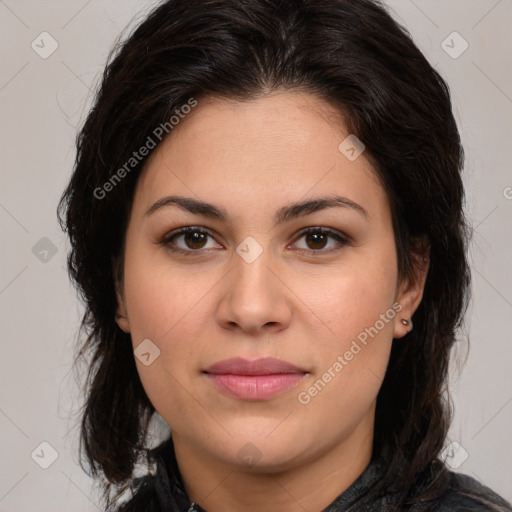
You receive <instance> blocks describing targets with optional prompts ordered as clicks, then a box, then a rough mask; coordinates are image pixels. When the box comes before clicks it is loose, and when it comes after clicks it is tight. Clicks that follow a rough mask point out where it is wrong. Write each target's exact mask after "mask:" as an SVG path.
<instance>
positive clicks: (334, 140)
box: [138, 91, 385, 206]
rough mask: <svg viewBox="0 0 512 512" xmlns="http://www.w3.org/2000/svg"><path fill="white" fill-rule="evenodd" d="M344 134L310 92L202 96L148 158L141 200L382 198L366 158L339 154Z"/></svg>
mask: <svg viewBox="0 0 512 512" xmlns="http://www.w3.org/2000/svg"><path fill="white" fill-rule="evenodd" d="M349 135H350V134H349V133H348V132H347V129H346V127H345V124H344V122H343V116H342V114H341V112H340V111H339V110H338V109H336V108H335V107H333V106H332V105H330V104H328V103H326V102H324V101H322V100H321V99H319V98H317V97H316V96H314V95H311V94H307V93H298V92H289V91H278V92H273V93H271V94H268V95H265V96H261V97H259V98H257V99H253V100H248V101H235V100H231V99H226V98H218V97H208V98H204V99H202V100H199V101H198V104H197V106H196V107H195V108H194V109H193V110H192V111H191V112H190V114H187V115H186V116H184V118H183V119H182V120H181V121H180V122H179V124H178V125H176V126H175V127H174V128H173V129H172V131H171V133H170V135H168V136H167V137H166V138H165V139H164V140H163V141H162V143H161V144H159V145H158V146H157V148H156V149H155V150H154V152H153V153H152V154H151V156H150V158H149V159H148V161H147V162H146V165H145V168H144V170H143V172H142V174H141V176H140V178H139V183H138V194H139V196H140V195H141V194H142V195H143V196H145V202H146V203H147V202H148V201H150V200H156V199H158V197H156V196H157V195H160V196H161V195H162V194H163V192H164V191H167V190H171V189H172V190H173V191H180V192H183V193H186V195H188V196H191V195H196V196H198V197H211V196H212V195H218V196H223V197H225V198H230V200H231V201H232V202H236V201H237V198H238V204H239V205H243V203H244V202H246V204H248V203H247V201H249V203H250V202H255V201H257V202H259V204H260V206H261V205H262V203H271V202H276V201H277V202H283V200H289V201H294V200H297V199H304V198H306V197H307V196H308V194H309V195H312V196H314V195H318V194H322V195H325V194H326V193H331V192H335V191H338V192H343V193H344V195H352V197H353V198H354V200H355V201H360V200H362V199H363V196H364V195H365V194H370V195H373V196H376V195H379V194H380V196H382V194H383V191H382V189H381V187H380V183H379V180H378V178H377V176H376V174H375V171H374V169H373V168H372V166H371V165H370V163H369V162H368V160H367V159H366V158H365V155H364V153H363V154H362V155H361V156H360V157H359V158H357V159H356V160H354V161H350V160H349V159H347V157H346V156H345V155H344V154H342V153H341V152H340V149H339V146H340V143H342V142H343V141H344V140H345V139H346V138H347V136H349ZM338 189H341V190H338ZM379 189H380V190H379ZM274 198H275V199H274ZM373 199H374V200H375V199H378V198H376V197H373ZM380 199H385V198H383V197H381V198H380Z"/></svg>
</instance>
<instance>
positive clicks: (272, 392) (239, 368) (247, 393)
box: [203, 357, 308, 401]
mask: <svg viewBox="0 0 512 512" xmlns="http://www.w3.org/2000/svg"><path fill="white" fill-rule="evenodd" d="M203 373H205V375H206V377H207V378H208V380H209V381H210V382H211V383H212V384H213V385H214V386H215V387H216V388H217V389H218V390H219V391H221V392H223V393H224V394H226V395H228V396H231V397H234V398H238V399H241V400H248V401H260V400H269V399H270V398H273V397H275V396H276V395H278V394H281V393H283V392H284V391H287V390H288V389H291V388H292V387H295V386H296V385H297V384H298V383H299V382H300V381H301V380H302V379H303V378H304V377H305V376H306V375H308V372H307V371H306V370H304V369H301V368H298V367H297V366H295V365H293V364H291V363H288V362H286V361H283V360H281V359H275V358H271V357H265V358H261V359H256V360H254V361H250V360H248V359H243V358H241V357H237V358H233V359H226V360H224V361H219V362H218V363H215V364H213V365H211V366H210V367H208V369H206V370H205V371H204V372H203Z"/></svg>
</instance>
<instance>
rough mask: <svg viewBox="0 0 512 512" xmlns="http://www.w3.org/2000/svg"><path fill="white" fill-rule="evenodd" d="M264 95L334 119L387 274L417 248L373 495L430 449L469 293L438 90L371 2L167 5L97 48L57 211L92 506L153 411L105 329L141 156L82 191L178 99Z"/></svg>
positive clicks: (443, 423)
mask: <svg viewBox="0 0 512 512" xmlns="http://www.w3.org/2000/svg"><path fill="white" fill-rule="evenodd" d="M277 88H280V89H284V90H295V91H302V92H309V93H312V94H315V95H316V96H318V97H319V98H321V99H323V100H325V101H327V102H328V103H329V104H331V105H333V106H335V107H337V108H338V109H339V111H340V112H342V113H343V114H344V115H345V119H346V122H347V128H348V130H349V133H353V134H356V135H357V137H358V138H359V139H360V140H361V141H362V142H363V143H364V144H365V146H366V153H365V155H366V156H367V157H369V158H370V160H371V162H372V164H373V166H374V169H375V172H376V174H377V175H378V176H379V178H380V180H381V182H382V184H383V186H384V188H385V190H386V191H387V193H388V195H389V198H390V202H391V207H392V216H393V226H394V233H395V238H396V246H397V254H398V267H399V272H400V275H401V276H402V277H404V276H407V275H411V269H412V268H413V267H412V265H413V264H414V263H413V261H414V258H413V256H414V253H415V252H418V250H417V249H418V248H417V243H418V240H423V241H424V242H426V243H427V244H428V246H429V247H430V268H429V272H428V276H427V280H426V285H425V290H424V296H423V300H422V302H421V304H420V306H419V308H418V310H417V311H416V313H415V315H414V330H413V331H412V332H411V333H410V334H409V335H408V336H407V340H403V341H400V342H398V341H396V342H394V344H393V348H392V352H391V358H390V362H389V366H388V371H387V374H386V376H385V379H384V381H383V384H382V388H381V390H380V392H379V395H378V400H377V409H376V422H375V438H374V453H375V454H377V453H379V452H380V451H381V450H383V448H384V447H385V446H386V445H388V446H391V447H392V448H393V454H394V455H393V458H392V460H391V463H390V465H389V467H388V471H387V476H386V478H385V485H386V488H388V489H396V490H397V491H399V490H400V489H402V488H405V486H406V485H409V484H410V483H411V482H413V481H414V480H415V479H416V478H417V477H418V475H420V474H421V473H422V472H424V471H425V470H426V469H427V468H428V466H429V464H430V463H431V462H432V461H433V460H435V459H436V457H437V456H438V454H439V452H440V450H441V448H442V446H443V442H444V441H445V438H446V435H447V429H448V426H449V422H450V415H451V411H450V409H451V407H450V404H449V398H448V395H447V393H446V389H445V387H446V379H447V370H448V361H449V355H450V349H451V347H452V345H453V343H454V340H455V330H456V329H457V327H460V324H461V321H462V318H463V314H464V312H465V309H466V307H467V300H468V287H469V282H470V274H469V268H468V263H467V260H466V248H467V241H468V233H469V230H468V228H467V225H466V222H465V218H464V214H463V185H462V180H461V176H460V171H461V169H462V166H463V150H462V147H461V143H460V137H459V133H458V130H457V126H456V123H455V120H454V117H453V114H452V110H451V102H450V94H449V89H448V86H447V85H446V83H445V82H444V80H443V79H442V78H441V77H440V75H439V74H438V73H437V72H436V71H435V70H434V69H433V68H432V67H431V66H430V64H429V63H428V62H427V60H426V59H425V57H424V56H423V55H422V53H421V52H420V51H419V50H418V48H417V47H416V46H415V44H414V43H413V41H412V40H411V38H410V36H409V34H408V32H407V31H406V30H405V29H404V28H403V27H401V26H399V25H398V24H397V23H396V22H395V21H394V20H393V18H392V17H391V16H390V15H389V14H388V12H387V11H386V9H385V7H384V6H383V5H381V4H380V3H379V2H378V1H371V0H358V1H357V2H356V1H353V0H286V1H281V0H169V1H167V2H165V3H163V4H161V5H160V6H158V7H156V8H155V9H154V10H153V11H152V12H151V13H150V14H149V15H148V16H147V17H146V19H145V20H144V21H143V22H142V23H141V24H140V25H139V26H138V27H137V28H136V29H135V30H134V31H133V33H132V34H131V35H130V36H129V37H128V38H127V39H126V40H125V41H124V42H123V43H118V44H117V45H116V47H115V48H114V49H113V51H112V52H111V55H110V57H109V62H108V65H107V66H106V69H105V72H104V75H103V79H102V81H101V85H100V87H99V90H98V91H97V95H96V98H95V103H94V106H93V108H92V110H91V111H90V113H89V115H88V117H87V119H86V120H85V123H84V125H83V127H82V129H81V131H80V133H79V135H78V137H77V155H76V162H75V168H74V173H73V176H72V178H71V180H70V183H69V185H68V187H67V189H66V191H65V192H64V194H63V196H62V198H61V202H60V204H59V211H58V214H59V220H60V222H61V225H62V227H63V229H65V230H66V231H67V233H68V235H69V238H70V241H71V251H70V254H69V257H68V266H69V272H70V275H71V277H72V279H73V280H74V282H75V283H76V285H77V287H78V289H79V291H80V294H81V298H82V299H83V301H84V303H85V306H86V311H85V315H84V318H83V321H82V325H81V329H82V330H83V331H84V332H85V333H86V335H87V336H86V339H85V340H84V341H83V343H82V345H81V347H80V350H79V351H78V354H77V361H78V359H79V358H82V357H85V356H86V354H87V353H89V352H90V359H89V360H88V362H87V364H88V369H89V371H88V378H87V383H86V387H85V389H86V401H85V404H84V408H83V416H82V423H81V450H82V451H83V453H84V454H85V456H86V458H87V461H88V462H89V465H90V469H91V473H92V475H94V476H98V475H100V474H102V475H103V476H104V477H105V482H106V485H105V489H106V494H107V493H108V490H109V489H110V484H113V485H114V486H116V487H117V488H118V489H123V488H124V486H126V485H127V483H129V481H130V477H131V476H132V470H133V468H134V464H135V462H136V461H137V460H139V457H140V456H141V454H144V453H146V448H147V445H146V442H145V441H146V434H147V427H148V422H149V420H150V419H151V417H152V415H153V413H154V408H153V406H152V404H151V403H150V401H149V400H148V398H147V396H146V393H145V391H144V389H143V387H142V385H141V382H140V379H139V376H138V374H137V370H136V365H135V362H134V355H133V351H132V345H131V343H130V341H129V335H127V334H125V333H124V332H122V331H121V330H120V329H119V327H118V326H117V324H116V322H115V320H114V317H115V314H116V305H117V303H116V294H115V279H116V277H119V276H116V268H117V267H118V266H120V267H122V265H121V264H120V263H122V257H123V254H122V253H123V241H124V235H125V231H126V228H127V222H128V216H129V213H130V209H131V204H132V199H133V194H134V189H135V185H136V182H137V177H138V175H139V174H140V170H141V169H142V168H143V166H144V162H145V161H146V159H145V158H144V159H141V161H140V162H139V163H138V164H137V165H136V166H134V168H133V170H130V172H128V173H125V174H126V175H125V176H124V175H123V179H122V180H119V181H118V182H117V181H116V182H115V186H113V187H109V188H110V190H109V191H108V193H106V194H103V193H102V194H101V195H102V196H103V197H99V195H100V194H98V192H97V191H98V189H101V188H102V187H103V186H104V184H105V183H106V182H107V181H108V180H109V179H111V178H112V176H113V175H114V174H115V173H116V172H117V171H118V169H120V168H122V167H123V165H125V164H126V162H127V161H128V160H129V159H130V158H131V157H132V154H133V152H134V151H136V150H137V149H138V148H140V147H142V146H143V145H144V144H145V142H146V140H147V138H148V136H150V135H151V134H152V133H153V132H154V130H155V128H156V127H158V126H160V125H161V124H162V123H165V122H168V120H169V119H170V117H171V116H172V115H173V112H174V111H175V110H176V109H179V108H180V107H181V106H182V105H184V104H186V103H187V102H188V101H189V100H190V98H195V99H196V100H197V101H198V104H199V106H200V103H201V98H205V97H207V96H218V97H227V98H233V99H238V100H242V101H243V100H250V99H253V98H256V97H258V96H261V95H264V94H265V93H267V92H269V91H272V90H275V89H277ZM185 122H186V121H185ZM429 492H430V493H431V494H432V493H434V494H435V489H434V490H432V489H430V491H429Z"/></svg>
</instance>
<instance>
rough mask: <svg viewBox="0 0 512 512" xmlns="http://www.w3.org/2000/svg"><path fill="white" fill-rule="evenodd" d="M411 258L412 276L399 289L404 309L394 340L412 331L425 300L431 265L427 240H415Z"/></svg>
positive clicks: (401, 311)
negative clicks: (415, 318) (403, 321)
mask: <svg viewBox="0 0 512 512" xmlns="http://www.w3.org/2000/svg"><path fill="white" fill-rule="evenodd" d="M411 258H412V272H411V275H410V276H409V277H404V278H403V279H402V281H401V282H400V285H399V288H398V295H397V301H398V302H399V303H400V304H401V306H402V309H401V310H400V313H399V314H398V315H397V321H396V322H395V329H394V333H393V338H403V337H404V336H405V335H406V334H407V333H408V332H409V331H410V330H411V329H412V320H411V318H412V316H413V315H414V312H415V311H416V309H417V308H418V306H419V305H420V302H421V299H422V298H423V290H424V289H425V282H426V279H427V273H428V268H429V264H430V246H429V244H428V242H427V241H426V240H425V239H416V240H415V243H414V249H413V251H412V252H411ZM402 320H407V321H408V322H410V323H409V325H404V324H403V323H402Z"/></svg>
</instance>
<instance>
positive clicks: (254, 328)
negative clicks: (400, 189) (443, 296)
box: [119, 92, 421, 471]
mask: <svg viewBox="0 0 512 512" xmlns="http://www.w3.org/2000/svg"><path fill="white" fill-rule="evenodd" d="M348 135H349V133H347V132H346V131H344V129H343V124H342V121H341V118H340V117H338V116H337V115H336V111H335V110H334V109H333V108H332V107H330V106H329V105H328V104H326V103H324V102H322V101H321V100H319V99H317V98H316V97H315V96H312V95H308V94H298V93H291V92H279V93H277V92H274V93H272V94H270V95H267V96H265V97H263V98H261V99H258V100H254V101H247V102H241V103H239V102H234V101H228V100H220V99H214V98H210V99H207V100H202V101H199V103H198V105H197V107H196V108H195V109H194V110H193V111H192V112H191V113H190V114H188V116H187V117H185V118H184V119H183V120H182V121H181V122H180V124H179V125H177V126H176V127H175V128H174V129H173V131H172V132H171V135H170V136H169V137H167V139H165V140H164V141H163V142H162V143H161V144H160V145H159V146H157V148H156V149H155V150H154V152H153V154H152V155H151V157H150V159H149V160H148V162H147V165H146V167H145V169H144V171H143V172H142V174H141V176H140V178H139V181H138V184H137V188H136V192H135V197H134V203H133V208H132V212H131V217H130V220H129V226H128V229H127V233H126V248H125V263H124V282H123V283H122V287H121V290H120V293H119V302H120V305H119V312H120V313H121V314H123V315H125V316H126V317H127V318H126V319H123V320H121V321H120V326H121V327H122V328H123V329H124V330H125V331H127V332H130V333H131V337H132V341H133V348H134V349H136V351H135V356H136V364H137V368H138V372H139V375H140V378H141V381H142V384H143V386H144V389H145V391H146V393H147V395H148V397H149V399H150V400H151V402H152V403H153V405H154V407H155V409H156V410H157V411H158V413H159V414H160V415H161V416H162V417H163V418H164V419H165V421H166V422H167V423H168V424H169V426H170V427H171V429H172V431H173V438H174V440H175V444H176V443H178V444H179V445H180V450H184V449H185V448H184V447H185V446H188V447H189V450H190V451H195V452H196V453H200V454H202V455H201V456H204V457H208V458H209V459H210V460H216V461H219V462H221V463H223V464H231V465H237V466H240V467H242V466H243V467H246V468H253V469H252V470H253V471H258V470H259V471H269V470H275V471H279V470H284V469H286V468H291V467H294V466H296V465H300V464H301V463H304V462H306V461H308V460H309V461H312V460H314V459H315V458H316V457H319V456H320V454H325V453H328V452H330V453H341V451H340V450H345V452H344V453H348V452H349V451H350V449H352V450H353V451H354V450H358V451H359V452H360V450H361V447H364V450H370V451H371V443H372V434H373V423H374V408H375V400H376V396H377V393H378V391H379V388H380V386H381V383H382V379H383V377H384V374H385V371H386V365H387V362H388V358H389V353H390V348H391V343H392V339H393V337H396V338H399V337H402V336H404V335H405V334H406V332H407V329H408V328H407V327H405V326H404V325H403V324H402V323H401V321H400V320H401V319H404V318H405V319H409V318H410V316H411V315H412V313H413V310H414V308H415V307H416V305H417V303H418V302H419V300H420V299H421V297H420V294H421V292H418V293H419V295H418V293H416V292H414V290H412V291H411V287H407V286H406V285H405V284H403V283H402V284H400V283H398V274H397V255H396V250H395V239H394V234H393V229H392V221H391V214H390V205H389V202H388V198H387V195H386V193H385V192H384V190H383V188H382V186H381V185H380V184H379V182H378V180H377V178H376V176H375V174H374V172H373V170H372V168H371V166H370V164H369V163H368V161H367V160H366V158H365V154H364V152H363V153H362V154H361V155H360V156H359V157H357V153H358V152H359V151H360V150H361V149H362V148H361V147H360V146H358V145H357V141H356V143H354V141H353V140H351V139H349V140H348V141H345V143H344V144H342V145H341V148H340V144H341V143H342V142H343V141H344V140H345V139H346V137H347V136H348ZM354 144H355V145H354ZM352 149H353V151H352ZM356 157H357V158H356ZM170 196H179V197H181V198H183V199H182V200H181V201H182V205H181V206H180V203H179V201H174V202H173V201H171V200H170V199H169V200H165V198H169V197H170ZM185 198H187V200H185ZM334 198H341V199H336V200H335V199H334ZM175 199H176V197H175ZM327 200H330V202H327ZM310 201H314V203H310V205H309V207H308V205H307V204H305V205H304V203H307V202H310ZM315 201H316V202H315ZM200 203H201V204H202V203H205V205H200ZM206 203H207V205H206ZM293 205H298V206H295V207H294V206H293ZM301 205H302V206H301ZM189 210H193V211H189ZM185 226H194V227H196V228H197V229H196V231H195V232H194V231H192V232H191V233H189V234H179V233H177V231H178V230H179V228H182V227H185ZM306 228H308V229H311V232H310V233H309V234H307V233H304V231H305V229H306ZM197 230H199V233H198V232H197ZM319 230H320V231H319ZM321 230H329V232H330V233H327V234H326V233H322V231H321ZM202 232H204V233H202ZM173 235H174V236H173ZM141 343H142V345H141ZM139 345H140V346H139ZM231 358H243V359H244V360H245V363H248V366H245V367H242V368H240V367H237V366H236V365H235V366H231V367H223V368H217V370H215V369H211V368H210V367H211V366H212V365H214V363H218V362H219V361H223V360H227V359H231ZM261 358H276V359H278V360H280V361H282V362H287V363H289V364H291V365H293V367H294V368H293V369H290V368H287V367H282V366H279V365H272V363H269V362H268V361H266V362H265V361H263V362H260V363H256V364H254V365H253V366H251V364H250V363H251V362H254V361H255V360H259V359H261ZM209 368H210V372H207V370H208V369H209ZM244 370H245V372H244ZM215 372H216V373H215ZM251 372H252V374H251V375H248V373H251ZM350 447H352V448H350ZM347 450H348V451H347ZM365 453H369V452H365Z"/></svg>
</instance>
